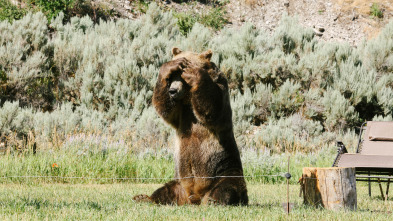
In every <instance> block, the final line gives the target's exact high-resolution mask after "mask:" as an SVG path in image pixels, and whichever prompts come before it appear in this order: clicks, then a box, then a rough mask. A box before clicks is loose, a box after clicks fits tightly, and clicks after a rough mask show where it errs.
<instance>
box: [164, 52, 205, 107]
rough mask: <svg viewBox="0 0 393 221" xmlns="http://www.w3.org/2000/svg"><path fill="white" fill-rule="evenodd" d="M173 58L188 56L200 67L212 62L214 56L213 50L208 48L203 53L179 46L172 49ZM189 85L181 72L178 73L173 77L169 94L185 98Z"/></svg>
mask: <svg viewBox="0 0 393 221" xmlns="http://www.w3.org/2000/svg"><path fill="white" fill-rule="evenodd" d="M172 54H173V58H172V60H176V59H179V58H183V57H184V58H186V59H187V60H188V61H189V62H190V63H192V64H193V65H195V66H196V67H198V68H205V67H206V66H208V64H210V59H211V57H212V51H211V50H208V51H205V52H203V53H201V54H198V53H194V52H190V51H181V50H180V49H179V48H173V49H172ZM188 90H189V88H188V85H186V84H185V82H184V80H183V79H182V78H181V73H180V74H176V75H174V76H173V77H172V78H171V84H170V86H169V95H170V97H171V98H172V99H174V100H183V98H184V97H186V95H187V93H188Z"/></svg>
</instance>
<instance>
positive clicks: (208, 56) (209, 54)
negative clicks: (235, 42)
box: [199, 49, 213, 61]
mask: <svg viewBox="0 0 393 221" xmlns="http://www.w3.org/2000/svg"><path fill="white" fill-rule="evenodd" d="M212 55H213V52H212V50H210V49H209V50H207V51H205V52H203V53H202V54H201V55H199V56H200V57H201V58H204V59H207V60H208V61H210V59H211V58H212Z"/></svg>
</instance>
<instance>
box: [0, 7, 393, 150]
mask: <svg viewBox="0 0 393 221" xmlns="http://www.w3.org/2000/svg"><path fill="white" fill-rule="evenodd" d="M2 1H3V2H4V0H2ZM0 2H1V1H0ZM37 2H39V1H37ZM277 2H278V1H277ZM277 2H276V3H277ZM41 3H42V5H40V4H41ZM41 3H40V4H37V5H36V6H35V8H34V7H33V9H32V10H33V11H28V10H27V9H26V10H27V11H26V12H25V11H23V12H21V13H20V14H18V13H14V14H12V15H14V16H13V19H9V20H5V21H2V22H0V52H1V53H0V139H1V141H0V142H3V141H4V140H5V141H8V144H9V146H13V148H12V150H13V151H20V150H21V149H22V150H29V148H31V147H32V144H35V143H37V146H38V149H45V148H49V149H50V148H60V149H61V148H66V147H68V146H69V145H73V142H75V140H77V139H76V138H77V137H80V136H82V135H83V136H85V135H86V134H87V135H89V136H90V135H91V136H93V137H99V138H100V139H99V140H100V141H97V142H98V143H97V142H95V141H92V143H91V144H88V146H86V145H85V144H83V145H82V146H83V148H85V149H83V150H81V151H86V149H87V150H88V149H89V145H91V146H93V147H96V148H112V147H113V146H115V147H113V148H119V149H118V151H120V152H123V151H126V152H127V151H131V152H134V153H138V152H145V151H150V150H151V149H154V150H156V149H159V150H166V149H167V148H166V147H167V146H168V142H171V140H172V139H170V138H171V137H172V136H173V130H171V128H169V127H168V125H166V124H165V123H164V122H163V121H162V120H161V119H160V118H159V117H158V116H157V114H156V113H155V110H154V108H153V107H152V105H151V98H152V90H153V87H154V84H155V82H156V79H157V73H158V70H159V68H160V66H161V65H162V64H163V63H165V62H167V61H168V60H169V59H170V58H171V55H170V51H171V49H172V47H174V46H177V47H180V48H182V49H184V50H193V51H197V52H201V51H204V50H206V49H209V48H210V49H212V51H213V57H212V60H213V61H214V62H215V63H216V64H217V65H218V67H219V68H220V69H221V70H222V72H223V73H224V74H225V76H226V77H227V79H228V82H229V87H230V96H231V105H232V111H233V122H234V129H235V136H236V139H237V142H238V144H239V146H240V149H246V148H251V149H255V150H263V151H267V152H269V153H270V152H272V153H282V152H288V151H289V152H314V151H318V150H321V149H323V148H325V147H332V146H333V145H334V142H335V140H336V139H342V140H344V141H346V142H345V143H346V144H348V143H351V142H352V143H353V142H356V132H357V130H356V128H357V127H358V126H360V125H361V124H362V123H363V122H364V121H366V120H392V115H393V83H392V82H393V22H390V23H388V24H387V25H385V27H384V28H382V29H381V31H380V34H379V35H377V36H376V37H374V38H370V39H368V40H366V41H364V42H361V43H358V44H357V47H352V46H350V45H349V44H348V43H345V42H344V43H343V42H337V41H334V39H333V40H329V41H325V40H324V39H321V37H320V36H318V35H317V34H316V33H315V30H313V29H312V28H307V27H305V26H304V24H303V23H302V22H301V21H302V19H301V17H299V21H300V22H298V21H296V19H295V18H294V17H293V16H292V15H284V16H282V17H281V18H282V19H281V20H280V22H279V25H278V26H276V27H275V28H274V29H268V30H269V31H267V29H266V28H264V27H257V24H255V25H252V24H250V23H246V24H245V25H242V26H238V24H236V23H235V22H233V21H232V24H228V23H225V24H224V23H217V21H224V20H225V19H224V20H220V19H218V20H217V19H216V18H222V17H221V16H222V12H223V11H224V8H223V7H230V4H231V2H228V3H226V4H221V5H218V6H216V7H217V8H218V10H211V9H208V8H206V9H204V10H203V12H206V13H207V12H208V13H210V14H209V16H204V15H202V16H200V17H198V16H197V15H195V16H196V17H192V16H190V15H189V14H187V13H188V12H186V11H185V12H180V11H179V12H176V13H174V12H173V11H169V10H167V9H168V8H165V7H177V6H178V4H175V3H169V4H164V3H162V2H161V1H160V2H159V3H160V4H156V3H152V4H150V5H144V4H142V5H135V6H133V7H135V11H134V12H135V14H137V13H139V14H138V16H137V17H135V18H133V19H128V18H126V19H124V18H121V17H122V16H121V15H120V12H119V13H117V12H115V11H114V10H115V9H114V8H110V7H109V6H106V7H104V6H102V5H101V6H99V7H96V6H95V5H90V6H91V7H90V8H87V9H86V8H82V7H79V6H78V7H79V8H78V7H71V9H70V10H65V12H66V13H60V14H59V15H58V16H55V15H54V14H55V12H56V11H53V10H52V9H53V8H51V7H47V8H45V7H46V6H48V5H45V3H47V1H44V2H41ZM133 3H135V4H136V2H133ZM138 4H141V3H140V2H139V3H138ZM193 4H194V5H191V4H190V5H188V6H184V7H183V9H187V7H191V6H192V7H199V6H200V4H199V3H197V2H194V3H193ZM248 4H250V3H248ZM272 4H273V1H272ZM290 4H291V3H290ZM337 4H338V3H337ZM381 5H382V3H381ZM44 6H45V7H44ZM284 6H285V5H284ZM130 7H131V6H130ZM138 7H139V9H138V10H139V11H138V12H137V11H136V8H138ZM201 7H210V6H205V5H202V6H201ZM290 7H291V6H290V5H289V6H288V8H290ZM381 7H382V6H381ZM25 8H27V7H25ZM77 9H78V10H79V11H78V10H77ZM81 9H84V10H85V12H86V11H87V12H89V13H91V14H88V15H90V16H81V15H84V14H81ZM131 9H132V7H131ZM13 10H16V9H15V8H14V9H13ZM16 11H17V10H16ZM98 12H100V13H98ZM0 14H1V13H0ZM202 14H203V13H202ZM3 15H4V13H3ZM16 15H18V16H16ZM56 15H57V13H56ZM74 15H77V16H74ZM377 15H378V14H376V16H377ZM73 16H74V17H73ZM101 16H102V17H101ZM280 16H281V15H280ZM380 17H381V18H378V19H377V18H366V17H364V21H366V20H368V19H371V20H376V22H378V23H381V26H382V23H384V22H387V21H386V19H387V17H388V13H387V11H386V10H385V11H384V12H383V16H380ZM114 18H116V19H114ZM101 19H102V20H101ZM105 19H106V20H105ZM228 20H229V21H230V19H229V18H228ZM355 20H358V22H359V24H360V23H361V22H362V21H363V18H362V17H361V16H360V15H359V18H358V19H355ZM338 21H340V20H339V19H338ZM197 22H201V23H202V24H199V23H197ZM204 24H205V25H204ZM261 24H266V22H265V23H263V22H262V23H261ZM269 24H270V23H269ZM362 24H365V23H362ZM221 25H223V26H224V27H221ZM326 27H328V26H324V28H325V29H326V31H325V32H326V33H329V31H328V28H326ZM375 27H376V26H375ZM364 34H366V32H364ZM324 36H327V34H326V35H325V34H323V35H322V38H324ZM81 134H82V135H81ZM153 138H154V139H153ZM23 139H24V140H25V141H23ZM26 140H27V141H28V142H27V141H26ZM103 143H104V144H103ZM117 144H120V145H117ZM119 146H120V147H119ZM352 146H354V145H352ZM21 147H23V148H21ZM333 149H334V148H331V150H333ZM8 150H11V149H8ZM116 150H117V149H116Z"/></svg>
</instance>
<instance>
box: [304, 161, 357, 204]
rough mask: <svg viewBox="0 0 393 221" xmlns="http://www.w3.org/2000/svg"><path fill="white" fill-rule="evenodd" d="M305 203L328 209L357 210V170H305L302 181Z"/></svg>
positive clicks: (310, 168)
mask: <svg viewBox="0 0 393 221" xmlns="http://www.w3.org/2000/svg"><path fill="white" fill-rule="evenodd" d="M301 184H302V191H303V196H304V203H305V204H307V205H313V206H323V207H324V208H326V209H331V210H339V209H350V210H356V207H357V196H356V177H355V168H352V167H328V168H316V167H305V168H303V176H302V180H301Z"/></svg>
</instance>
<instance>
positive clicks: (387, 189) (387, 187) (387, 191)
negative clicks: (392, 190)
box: [385, 174, 390, 201]
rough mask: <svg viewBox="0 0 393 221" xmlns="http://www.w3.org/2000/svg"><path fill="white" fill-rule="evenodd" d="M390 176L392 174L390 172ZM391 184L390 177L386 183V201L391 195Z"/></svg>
mask: <svg viewBox="0 0 393 221" xmlns="http://www.w3.org/2000/svg"><path fill="white" fill-rule="evenodd" d="M389 176H390V174H389ZM389 186H390V179H388V184H387V185H386V196H385V201H387V200H388V197H389Z"/></svg>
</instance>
